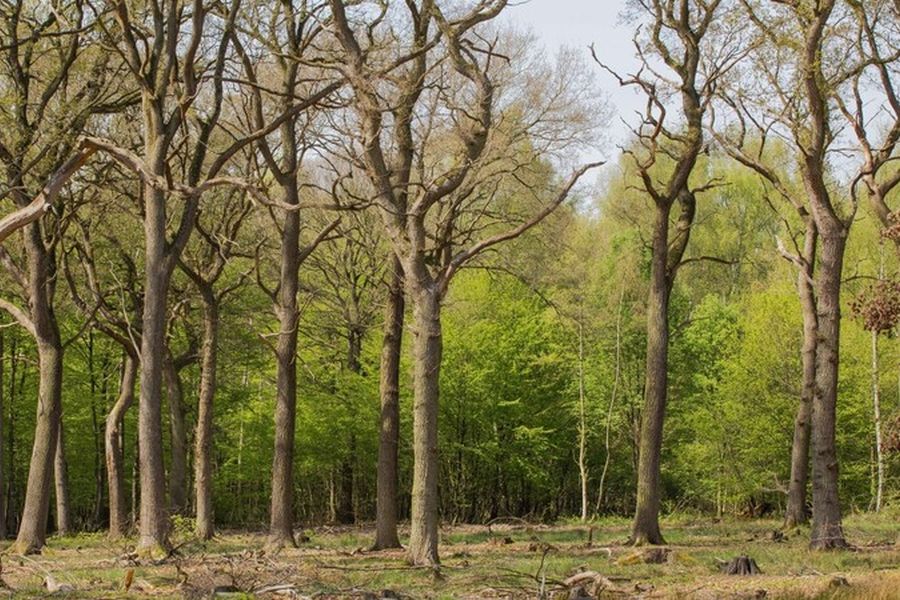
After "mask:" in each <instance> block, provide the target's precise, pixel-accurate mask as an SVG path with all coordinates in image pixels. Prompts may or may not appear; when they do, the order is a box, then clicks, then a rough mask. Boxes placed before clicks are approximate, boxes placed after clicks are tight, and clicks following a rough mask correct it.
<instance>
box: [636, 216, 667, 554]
mask: <svg viewBox="0 0 900 600" xmlns="http://www.w3.org/2000/svg"><path fill="white" fill-rule="evenodd" d="M668 251H669V209H668V208H666V207H664V206H657V210H656V223H655V225H654V232H653V250H652V252H653V255H652V259H651V265H650V291H649V296H648V299H647V365H646V383H645V387H644V390H645V391H644V394H645V396H644V410H643V413H642V414H641V434H640V436H641V438H640V450H639V455H638V472H637V476H638V481H637V506H636V509H635V514H634V527H633V529H632V533H631V542H632V543H633V544H636V545H640V544H663V543H665V541H664V540H663V537H662V534H661V533H660V530H659V506H660V489H659V487H660V486H659V478H660V477H659V469H660V453H661V452H662V435H663V419H664V418H665V412H666V399H667V395H668V378H669V289H670V288H669V285H670V284H669V277H668V274H667V263H668Z"/></svg>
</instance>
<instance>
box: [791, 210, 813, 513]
mask: <svg viewBox="0 0 900 600" xmlns="http://www.w3.org/2000/svg"><path fill="white" fill-rule="evenodd" d="M804 220H805V222H806V223H805V226H806V232H805V235H804V243H803V256H802V257H801V265H800V268H799V269H798V273H797V293H798V295H799V296H800V310H801V312H802V315H803V348H802V350H801V365H802V370H803V376H802V377H803V378H802V382H801V385H802V387H801V390H800V404H799V405H798V407H797V416H796V418H795V419H794V437H793V441H792V443H791V480H790V482H789V483H788V495H787V507H786V509H785V513H784V527H785V528H792V527H796V526H798V525H802V524H805V523H806V522H807V521H808V520H809V510H808V509H807V507H806V488H807V485H808V484H809V446H810V434H811V419H812V405H813V397H814V396H815V391H816V343H817V339H818V319H817V316H816V298H815V290H814V289H813V271H814V268H815V261H816V246H817V245H818V232H817V231H816V224H815V221H814V220H813V219H812V217H811V216H810V215H806V216H805V219H804Z"/></svg>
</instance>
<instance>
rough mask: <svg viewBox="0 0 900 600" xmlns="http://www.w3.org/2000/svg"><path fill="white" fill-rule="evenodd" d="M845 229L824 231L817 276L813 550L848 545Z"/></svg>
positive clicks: (813, 434) (813, 413) (813, 415)
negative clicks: (840, 452)
mask: <svg viewBox="0 0 900 600" xmlns="http://www.w3.org/2000/svg"><path fill="white" fill-rule="evenodd" d="M845 247H846V232H829V233H824V232H823V234H822V246H821V248H822V252H821V261H820V265H819V277H818V281H817V288H816V292H817V302H818V324H819V336H818V339H819V342H818V345H817V348H816V393H815V395H814V396H813V408H812V450H813V452H812V495H813V515H812V517H813V518H812V536H811V540H810V547H811V548H814V549H828V548H844V547H846V546H847V542H846V540H845V539H844V530H843V526H842V524H841V504H840V500H839V498H838V461H837V452H836V449H835V426H836V407H837V385H838V360H839V344H840V328H841V305H840V296H841V275H842V272H843V260H844V249H845Z"/></svg>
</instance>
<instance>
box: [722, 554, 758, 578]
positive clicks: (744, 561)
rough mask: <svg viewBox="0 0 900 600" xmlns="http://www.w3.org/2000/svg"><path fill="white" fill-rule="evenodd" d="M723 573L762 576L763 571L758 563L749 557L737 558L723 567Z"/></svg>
mask: <svg viewBox="0 0 900 600" xmlns="http://www.w3.org/2000/svg"><path fill="white" fill-rule="evenodd" d="M722 572H723V573H725V574H726V575H761V574H762V571H760V570H759V567H758V566H757V564H756V561H755V560H753V559H752V558H750V557H749V556H746V555H742V556H736V557H734V558H732V559H731V562H727V563H725V564H724V565H722Z"/></svg>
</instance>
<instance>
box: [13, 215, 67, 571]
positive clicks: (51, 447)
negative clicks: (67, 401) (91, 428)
mask: <svg viewBox="0 0 900 600" xmlns="http://www.w3.org/2000/svg"><path fill="white" fill-rule="evenodd" d="M25 250H26V254H27V261H28V273H29V278H28V288H29V294H28V296H29V300H30V304H31V315H30V317H31V327H32V329H31V330H30V331H31V333H32V334H33V336H34V338H35V341H36V342H37V349H38V365H39V373H40V379H39V383H38V405H37V421H36V425H35V431H34V445H33V447H32V451H31V462H30V463H29V464H30V466H29V469H28V482H27V484H26V488H25V504H24V506H23V508H22V520H21V525H20V527H19V534H18V536H17V537H16V541H15V543H14V544H13V546H12V549H13V551H14V552H16V553H18V554H29V553H33V552H37V551H39V550H40V549H41V548H42V547H43V546H44V544H45V542H46V539H47V538H46V536H47V517H48V511H49V508H50V486H51V478H52V476H53V463H54V458H55V454H56V441H57V436H58V435H59V426H60V418H61V415H62V358H63V346H62V341H61V339H60V334H59V326H58V324H57V321H56V316H55V314H54V312H53V304H52V283H51V281H52V279H53V274H52V270H53V267H52V265H53V261H52V260H51V258H50V256H49V255H48V252H47V248H46V246H45V245H44V239H43V235H42V233H41V225H40V222H39V221H35V222H32V223H30V224H29V225H28V226H27V227H26V229H25Z"/></svg>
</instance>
